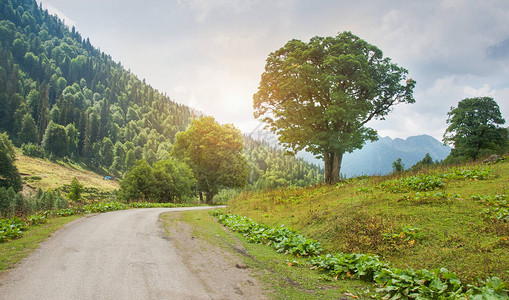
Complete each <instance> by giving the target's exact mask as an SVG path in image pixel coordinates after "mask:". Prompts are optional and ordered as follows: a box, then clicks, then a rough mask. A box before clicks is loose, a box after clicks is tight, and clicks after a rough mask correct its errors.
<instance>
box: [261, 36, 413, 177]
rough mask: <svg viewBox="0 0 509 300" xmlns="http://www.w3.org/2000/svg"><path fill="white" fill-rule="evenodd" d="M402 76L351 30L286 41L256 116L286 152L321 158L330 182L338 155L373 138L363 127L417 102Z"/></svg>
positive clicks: (274, 57) (267, 76) (268, 73)
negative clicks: (397, 107)
mask: <svg viewBox="0 0 509 300" xmlns="http://www.w3.org/2000/svg"><path fill="white" fill-rule="evenodd" d="M407 73H408V72H407V70H405V69H404V68H401V67H399V66H397V65H396V64H394V63H392V62H391V59H390V58H387V57H384V56H383V54H382V51H381V50H380V49H378V48H377V47H375V46H373V45H371V44H369V43H367V42H366V41H364V40H362V39H360V38H359V37H357V36H355V35H353V34H352V33H350V32H343V33H340V34H338V35H337V36H336V37H314V38H312V39H311V40H310V41H309V42H308V43H305V42H302V41H299V40H291V41H289V42H288V43H287V44H286V45H285V46H284V47H282V48H281V49H279V50H277V51H275V52H273V53H271V54H270V55H269V57H268V59H267V64H266V65H265V72H264V73H263V74H262V76H261V82H260V86H259V88H258V92H257V93H256V94H255V95H254V97H253V98H254V109H255V112H254V116H255V117H256V118H261V120H262V121H263V122H265V123H266V124H267V128H269V129H270V130H271V131H272V132H273V133H275V134H277V135H278V136H279V141H280V142H281V144H282V145H283V146H284V147H285V148H287V149H288V150H291V152H294V153H295V152H297V151H300V150H306V151H309V152H311V153H313V154H315V155H316V156H317V157H321V158H323V159H324V162H325V181H326V182H327V183H335V182H338V181H339V174H340V167H341V161H342V158H343V154H344V153H345V152H352V151H353V150H355V149H359V148H362V146H363V145H364V143H365V142H366V141H367V140H371V141H374V140H376V139H377V134H376V131H375V130H374V129H372V128H369V127H367V126H366V124H367V123H368V122H369V121H371V120H374V119H384V117H385V116H386V115H387V114H388V113H389V111H390V110H391V107H392V106H393V105H395V104H398V103H413V102H415V100H414V98H413V88H414V86H415V81H414V80H412V79H407V78H406V74H407Z"/></svg>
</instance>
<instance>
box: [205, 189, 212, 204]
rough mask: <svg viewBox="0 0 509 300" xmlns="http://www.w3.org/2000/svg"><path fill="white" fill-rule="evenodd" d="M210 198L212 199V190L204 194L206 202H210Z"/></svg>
mask: <svg viewBox="0 0 509 300" xmlns="http://www.w3.org/2000/svg"><path fill="white" fill-rule="evenodd" d="M212 199H214V192H208V193H206V194H205V201H206V202H207V204H209V205H210V204H212Z"/></svg>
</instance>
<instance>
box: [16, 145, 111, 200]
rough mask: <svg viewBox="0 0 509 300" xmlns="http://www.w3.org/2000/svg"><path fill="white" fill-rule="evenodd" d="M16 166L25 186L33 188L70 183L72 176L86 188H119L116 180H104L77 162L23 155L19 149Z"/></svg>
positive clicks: (54, 186) (103, 189)
mask: <svg viewBox="0 0 509 300" xmlns="http://www.w3.org/2000/svg"><path fill="white" fill-rule="evenodd" d="M16 167H17V168H18V170H19V172H20V173H21V174H22V177H23V178H24V181H25V182H26V184H27V187H28V188H31V189H33V190H35V189H37V188H41V189H43V190H49V189H56V188H60V187H61V186H62V185H64V184H70V183H71V180H72V178H73V177H76V178H77V179H78V180H79V181H80V183H81V184H83V186H84V187H87V188H97V189H99V190H101V191H108V192H111V191H113V190H116V189H118V188H119V184H118V181H116V180H106V179H104V177H103V176H101V175H99V174H96V173H94V172H92V171H90V170H86V169H84V168H82V167H80V166H79V165H77V164H73V163H64V162H60V163H56V162H51V161H49V160H47V159H42V158H35V157H29V156H25V155H23V154H21V153H19V151H18V154H17V156H16ZM25 189H26V188H25Z"/></svg>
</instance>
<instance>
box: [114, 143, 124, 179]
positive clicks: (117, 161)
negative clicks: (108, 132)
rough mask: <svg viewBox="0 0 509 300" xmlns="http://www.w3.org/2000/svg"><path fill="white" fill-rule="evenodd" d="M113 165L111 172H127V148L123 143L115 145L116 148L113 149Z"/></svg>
mask: <svg viewBox="0 0 509 300" xmlns="http://www.w3.org/2000/svg"><path fill="white" fill-rule="evenodd" d="M113 154H114V158H113V164H112V165H111V171H112V172H113V173H119V172H120V173H121V172H124V170H125V159H126V151H125V147H124V145H123V144H122V143H121V142H116V143H115V148H114V149H113Z"/></svg>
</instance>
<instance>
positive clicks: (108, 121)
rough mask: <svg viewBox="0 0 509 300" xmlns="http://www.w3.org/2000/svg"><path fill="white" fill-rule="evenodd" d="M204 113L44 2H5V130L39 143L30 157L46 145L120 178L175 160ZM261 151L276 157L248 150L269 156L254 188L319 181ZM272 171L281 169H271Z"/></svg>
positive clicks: (1, 35) (1, 86) (1, 66)
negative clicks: (181, 140) (139, 164)
mask: <svg viewBox="0 0 509 300" xmlns="http://www.w3.org/2000/svg"><path fill="white" fill-rule="evenodd" d="M200 115H203V113H201V112H198V111H196V110H195V109H193V108H191V107H188V106H186V105H182V104H179V103H177V102H175V101H174V100H173V99H171V98H170V97H169V96H167V95H166V94H163V93H161V92H159V91H158V90H157V89H156V88H154V87H152V86H151V85H150V84H148V83H147V82H145V80H144V79H143V80H142V79H140V78H138V77H137V76H136V75H135V74H132V73H131V72H130V71H129V70H126V68H124V66H122V64H121V63H120V62H116V61H114V60H113V59H112V58H111V56H109V55H108V54H106V53H104V52H102V51H100V50H99V48H97V47H95V46H93V45H92V44H91V42H90V40H89V39H88V38H85V37H82V36H81V34H80V33H79V31H78V30H77V29H76V28H75V27H72V28H69V27H68V26H66V25H65V24H64V22H63V21H62V20H61V19H59V18H57V17H56V16H52V15H50V14H49V13H48V11H47V10H45V9H43V7H42V5H40V4H38V3H37V2H36V1H35V0H25V1H21V0H3V1H0V132H3V131H5V132H7V134H8V135H9V138H10V139H11V140H12V141H13V143H14V144H15V145H16V146H18V147H21V148H23V145H25V148H27V149H28V146H27V145H30V147H29V149H30V151H26V153H30V152H32V153H33V152H36V153H41V150H42V148H44V150H45V151H46V156H47V157H48V158H53V159H63V158H65V157H67V158H69V159H70V160H73V161H76V162H78V163H79V164H83V165H86V166H87V168H89V169H92V170H95V171H96V172H98V173H101V174H104V175H105V174H115V175H117V177H119V178H120V177H122V175H123V174H124V173H125V172H126V171H127V170H128V169H129V168H130V167H132V166H133V164H134V162H135V161H137V160H140V159H144V160H146V161H147V162H148V163H150V164H152V163H154V162H156V161H158V160H162V159H166V158H168V157H169V152H170V150H171V148H172V146H173V142H174V139H175V136H176V134H177V133H178V132H180V131H183V130H185V129H186V128H187V126H188V124H189V123H190V122H191V121H192V120H194V119H195V118H197V117H199V116H200ZM259 144H260V145H261V146H262V147H264V148H265V150H264V151H266V152H268V153H271V155H270V156H264V155H262V156H260V155H256V156H255V155H251V154H252V153H251V152H252V151H251V150H253V149H254V148H253V147H252V145H249V143H246V157H248V158H250V159H252V158H255V157H256V158H261V159H256V160H252V161H250V166H253V169H254V167H256V169H255V170H254V171H253V172H251V173H252V176H251V177H250V181H249V182H250V185H251V187H254V186H257V187H260V188H261V187H274V186H282V185H285V186H286V185H298V186H299V185H305V184H308V183H314V182H316V180H317V178H319V176H316V174H318V173H319V168H318V167H315V166H311V165H309V164H307V163H305V162H303V161H300V162H299V160H295V159H293V158H287V157H284V155H283V153H282V152H281V151H273V150H271V149H270V147H269V146H268V145H266V144H263V143H259ZM258 152H259V151H258ZM269 158H270V161H269ZM266 164H271V165H274V166H275V167H274V168H272V169H271V170H270V171H271V172H268V169H267V168H266V167H263V166H264V165H266ZM299 166H300V167H299ZM310 170H313V172H312V173H311V174H309V171H310ZM276 171H278V176H280V177H283V179H282V180H279V181H278V182H275V181H274V180H272V178H273V175H274V174H276V173H275V172H276ZM279 171H280V172H279ZM299 172H300V173H299ZM293 173H296V174H293ZM304 173H305V176H304ZM308 174H309V175H310V177H309V178H311V179H312V180H311V181H309V180H307V179H306V178H305V177H307V175H308ZM253 178H254V179H253ZM258 179H262V181H263V182H259V183H257V181H258Z"/></svg>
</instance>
